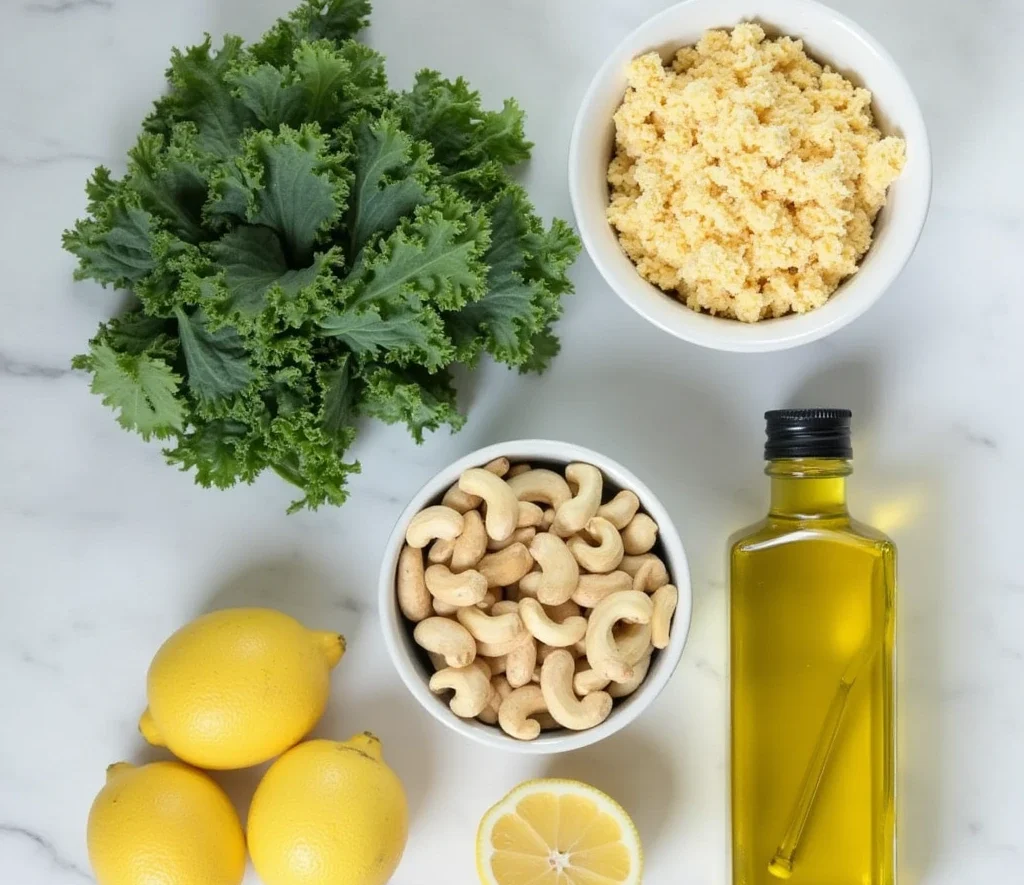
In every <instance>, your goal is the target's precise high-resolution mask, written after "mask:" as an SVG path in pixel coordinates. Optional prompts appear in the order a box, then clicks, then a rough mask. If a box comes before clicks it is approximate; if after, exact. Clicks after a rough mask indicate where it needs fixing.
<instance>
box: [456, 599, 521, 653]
mask: <svg viewBox="0 0 1024 885" xmlns="http://www.w3.org/2000/svg"><path fill="white" fill-rule="evenodd" d="M455 617H457V618H458V619H459V623H460V624H461V625H462V626H463V627H465V628H466V629H467V630H468V631H469V632H470V633H471V634H472V635H473V639H474V640H476V641H477V642H486V643H487V644H488V645H501V644H502V643H505V642H511V641H512V640H513V639H515V638H516V637H517V636H520V635H521V634H523V633H524V632H525V631H526V628H525V627H524V626H523V621H522V620H521V619H520V617H519V615H518V614H515V613H509V614H507V615H488V614H485V613H484V612H482V611H480V609H478V608H476V607H474V606H469V607H468V608H460V609H459V610H458V611H457V612H456V613H455Z"/></svg>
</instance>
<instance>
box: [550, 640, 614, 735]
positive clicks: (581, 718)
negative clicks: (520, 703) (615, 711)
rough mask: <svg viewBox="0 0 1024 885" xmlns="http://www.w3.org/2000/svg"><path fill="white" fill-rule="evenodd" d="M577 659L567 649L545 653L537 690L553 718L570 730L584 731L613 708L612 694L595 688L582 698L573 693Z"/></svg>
mask: <svg viewBox="0 0 1024 885" xmlns="http://www.w3.org/2000/svg"><path fill="white" fill-rule="evenodd" d="M575 669H576V662H575V661H574V660H573V657H572V655H571V654H569V652H567V651H557V652H555V653H554V654H551V655H548V658H547V660H546V661H544V665H543V667H542V668H541V674H540V690H541V692H542V694H543V695H544V703H545V704H546V705H547V708H548V712H549V713H550V714H551V715H552V716H554V717H555V721H556V722H557V723H558V724H559V725H562V726H564V727H565V728H570V729H572V730H573V731H583V730H584V729H586V728H593V727H594V726H595V725H600V724H601V723H602V722H604V720H605V719H607V718H608V714H609V713H611V711H612V698H611V695H610V694H608V693H607V692H604V691H594V692H591V693H590V694H588V695H586V696H585V697H584V698H583V699H582V700H580V699H578V698H577V697H576V695H575V694H574V693H573V688H572V683H573V675H574V673H575Z"/></svg>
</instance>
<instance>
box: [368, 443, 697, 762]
mask: <svg viewBox="0 0 1024 885" xmlns="http://www.w3.org/2000/svg"><path fill="white" fill-rule="evenodd" d="M502 456H505V457H507V458H508V459H509V460H510V461H512V463H513V464H515V463H516V462H522V461H528V462H530V463H531V464H533V465H535V466H542V465H543V464H545V463H546V464H548V465H554V466H556V467H564V466H565V465H567V464H570V463H572V462H573V461H584V462H586V463H587V464H593V465H594V466H595V467H597V468H599V469H600V470H601V472H602V473H603V474H604V477H605V481H606V483H608V484H610V485H612V486H615V487H617V488H622V489H630V490H632V491H633V492H635V493H636V495H637V497H639V498H640V504H641V507H642V508H643V509H644V510H645V511H646V512H647V513H649V514H650V515H651V517H652V518H653V519H654V521H655V522H657V523H658V526H659V528H660V531H659V533H658V540H659V544H660V547H661V550H660V551H659V552H660V553H661V555H662V558H663V559H664V560H665V565H666V566H667V568H668V573H669V575H670V577H671V578H672V581H673V583H674V584H675V586H676V587H677V588H678V589H679V604H678V606H677V608H676V613H675V617H674V618H673V619H672V633H671V638H670V641H669V645H668V647H667V648H665V649H662V650H661V651H658V652H655V655H654V658H653V659H652V662H651V669H650V670H649V671H648V672H647V678H646V679H644V681H643V682H642V683H641V685H640V687H639V688H638V689H637V690H636V691H635V692H634V693H633V694H632V695H630V696H629V697H628V698H624V699H622V700H620V701H616V702H615V707H614V708H613V709H612V712H611V715H610V716H609V717H608V718H607V719H606V720H605V721H604V722H602V723H601V724H600V725H598V726H597V727H595V728H591V729H588V730H587V731H568V730H566V729H559V730H557V731H545V732H542V733H541V735H540V737H538V738H537V739H536V740H533V741H519V740H516V739H515V738H512V737H509V736H508V735H507V734H505V733H504V732H503V731H502V730H501V729H500V728H498V727H497V726H495V725H486V724H484V723H482V722H478V721H477V720H475V719H460V718H459V717H458V716H456V715H455V714H454V713H452V711H451V710H449V709H448V703H447V701H446V700H445V699H444V698H443V697H439V696H437V695H435V694H433V693H432V692H431V691H430V688H429V687H428V685H427V683H428V682H429V680H430V676H431V673H432V672H433V671H432V669H431V668H430V667H429V665H428V663H427V661H426V659H425V657H424V654H423V650H422V649H420V648H419V647H418V646H417V645H416V643H415V642H413V638H412V627H413V625H412V624H411V623H409V622H408V621H407V620H406V619H405V618H404V616H403V615H402V613H401V612H400V611H399V609H398V599H397V595H396V592H395V571H396V568H397V566H398V555H399V553H400V552H401V550H402V545H403V544H404V543H405V529H406V526H408V524H409V521H410V520H411V519H412V517H413V516H415V515H416V514H417V513H419V511H420V510H422V509H423V508H424V507H426V506H428V505H430V504H435V503H438V502H439V501H440V499H441V497H442V496H443V495H444V493H445V491H447V489H448V488H449V486H451V485H452V484H453V483H454V482H456V481H457V480H458V478H459V476H460V475H461V474H462V472H463V471H464V470H466V469H467V468H469V467H480V466H483V465H484V464H486V463H487V462H488V461H491V460H493V459H494V458H500V457H502ZM379 592H380V621H381V627H382V629H383V631H384V642H385V644H386V645H387V648H388V652H389V654H390V655H391V659H392V661H394V663H395V667H396V668H397V670H398V674H399V676H401V677H402V681H403V682H404V683H405V685H406V687H407V688H408V689H409V691H411V692H412V694H413V697H415V698H416V700H417V701H419V702H420V704H422V705H423V708H424V709H425V710H426V711H427V712H428V713H429V714H430V715H431V716H433V717H434V718H435V719H437V720H438V721H439V722H442V723H444V724H445V725H447V726H448V727H449V728H450V729H452V730H453V731H457V732H458V733H459V734H461V735H464V736H465V737H468V738H471V739H472V740H475V741H478V742H479V743H481V744H485V745H487V746H489V747H493V748H494V749H498V750H509V751H511V752H516V753H528V754H533V755H547V754H552V753H562V752H565V751H567V750H578V749H580V748H581V747H586V746H589V745H590V744H594V743H597V742H598V741H600V740H602V739H603V738H606V737H608V736H609V735H612V734H615V732H617V731H619V730H620V729H623V728H625V727H626V726H627V725H629V723H630V722H632V721H633V720H634V719H636V718H637V717H638V716H639V715H640V714H641V713H643V711H644V710H646V709H647V708H648V707H649V706H650V705H651V703H652V702H653V701H654V699H655V698H656V697H657V696H658V694H660V692H661V690H662V689H663V688H664V687H665V686H666V685H667V684H668V681H669V679H670V678H671V676H672V673H673V672H674V671H675V669H676V666H677V665H678V663H679V658H680V657H681V655H682V653H683V646H684V645H685V644H686V635H687V633H688V632H689V629H690V609H691V604H692V599H691V594H690V571H689V567H688V566H687V563H686V553H685V551H684V550H683V543H682V541H681V540H680V539H679V533H678V532H677V531H676V527H675V525H674V524H673V522H672V518H671V517H670V516H669V514H668V511H667V510H665V508H664V507H663V506H662V505H661V502H660V501H659V500H658V499H657V498H656V497H655V496H654V494H653V493H652V492H651V490H650V489H649V488H647V486H646V485H644V483H642V482H641V481H640V480H639V479H637V477H636V476H634V475H633V474H632V473H631V472H630V471H629V470H627V469H626V468H625V467H623V466H622V465H621V464H619V463H618V462H616V461H613V460H612V459H611V458H608V457H605V456H604V455H601V454H598V453H597V452H592V451H590V450H589V449H585V448H583V447H582V446H577V445H573V444H571V443H564V442H554V441H551V440H539V439H521V440H513V441H511V442H506V443H499V444H497V445H493V446H488V447H487V448H484V449H479V450H478V451H475V452H472V453H471V454H469V455H466V457H464V458H460V459H459V460H458V461H456V462H455V463H454V464H451V465H449V466H448V467H446V468H445V469H444V470H442V471H441V472H440V473H439V474H437V476H435V477H434V478H433V479H432V480H430V482H428V483H427V484H426V485H425V486H424V487H423V488H422V489H420V490H419V491H418V492H417V493H416V495H415V496H414V497H413V499H412V500H411V501H410V502H409V506H408V507H406V508H405V510H404V511H403V512H402V515H401V517H400V518H399V520H398V522H397V524H396V525H395V528H394V531H392V533H391V537H390V538H388V543H387V547H386V548H385V550H384V561H383V563H382V564H381V570H380V591H379Z"/></svg>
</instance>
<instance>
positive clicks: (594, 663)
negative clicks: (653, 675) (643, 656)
mask: <svg viewBox="0 0 1024 885" xmlns="http://www.w3.org/2000/svg"><path fill="white" fill-rule="evenodd" d="M653 614H654V603H652V602H651V597H649V596H648V595H647V594H646V593H642V592H640V591H639V590H624V591H622V592H621V593H613V594H612V595H611V596H608V597H606V598H605V599H602V600H601V601H600V602H599V603H598V604H597V605H596V606H595V607H594V610H593V611H592V612H591V613H590V619H589V620H588V621H587V637H586V647H587V661H588V662H589V663H590V666H591V668H592V669H594V670H597V671H598V672H599V673H601V674H603V675H604V676H607V677H608V678H609V679H611V680H612V681H613V682H625V681H626V680H628V679H629V678H630V677H632V676H633V664H630V663H628V662H627V660H626V658H625V656H624V655H623V653H622V652H621V651H620V649H619V644H618V642H617V641H616V638H615V634H614V633H613V630H614V629H615V627H616V625H617V624H618V623H619V622H620V621H624V622H626V623H627V624H650V621H651V617H652V615H653ZM639 657H640V656H638V657H637V659H636V660H639ZM636 660H634V662H633V663H636Z"/></svg>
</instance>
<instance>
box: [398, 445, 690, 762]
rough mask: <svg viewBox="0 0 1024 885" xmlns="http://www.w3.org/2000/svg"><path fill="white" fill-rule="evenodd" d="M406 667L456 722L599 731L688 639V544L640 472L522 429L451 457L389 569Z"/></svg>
mask: <svg viewBox="0 0 1024 885" xmlns="http://www.w3.org/2000/svg"><path fill="white" fill-rule="evenodd" d="M379 592H380V612H381V625H382V628H383V631H384V639H385V643H386V645H387V648H388V651H389V653H390V655H391V658H392V660H393V661H394V663H395V667H396V668H397V670H398V673H399V675H400V676H401V678H402V681H403V682H404V683H405V685H406V686H407V687H408V689H409V691H410V692H412V694H413V696H414V697H415V698H416V699H417V700H418V701H419V702H420V704H422V705H423V707H424V709H425V710H426V711H427V712H428V713H430V714H431V715H432V716H433V717H434V718H435V719H437V720H438V721H440V722H443V723H444V724H445V725H447V726H448V727H449V728H451V729H453V730H454V731H457V732H459V733H460V734H463V735H465V736H466V737H468V738H471V739H473V740H475V741H478V742H480V743H483V744H486V745H488V746H491V747H494V748H498V749H502V748H503V749H506V750H510V751H513V752H520V753H531V754H551V753H560V752H564V751H567V750H575V749H579V748H581V747H585V746H588V745H590V744H593V743H596V742H597V741H600V740H602V739H603V738H606V737H608V736H609V735H611V734H614V733H615V732H617V731H619V730H620V729H622V728H624V727H625V726H626V725H628V724H629V723H630V722H632V721H633V720H635V719H636V718H637V717H638V716H640V714H641V713H643V711H644V710H645V709H647V707H649V706H650V704H651V703H652V702H653V701H654V699H655V698H656V697H657V696H658V694H659V693H660V692H661V691H662V689H663V688H664V687H665V685H666V684H667V683H668V681H669V679H670V678H671V676H672V673H673V672H674V670H675V668H676V666H677V665H678V663H679V659H680V657H681V655H682V652H683V646H684V645H685V644H686V636H687V632H688V630H689V626H690V610H691V602H692V600H691V592H690V576H689V570H688V567H687V562H686V553H685V551H684V549H683V544H682V541H681V540H680V538H679V534H678V532H677V531H676V528H675V526H674V525H673V523H672V519H671V517H670V516H669V514H668V512H667V511H666V510H665V508H664V507H663V506H662V504H661V502H660V501H658V499H657V498H656V497H655V496H654V494H653V493H652V492H651V491H650V489H648V488H647V486H646V485H644V483H642V482H641V481H640V480H639V479H638V478H637V477H636V476H635V475H634V474H633V473H631V472H630V471H629V470H627V469H626V468H625V467H623V466H622V465H621V464H619V463H617V462H616V461H614V460H612V459H611V458H608V457H606V456H604V455H601V454H599V453H597V452H593V451H590V450H589V449H585V448H583V447H581V446H577V445H573V444H571V443H564V442H555V441H550V440H517V441H512V442H507V443H500V444H498V445H494V446H489V447H487V448H484V449H480V450H478V451H476V452H473V453H471V454H469V455H466V456H465V457H464V458H461V459H460V460H458V461H456V462H455V463H454V464H451V465H450V466H449V467H447V468H445V469H444V470H442V471H441V472H440V473H439V474H438V475H437V476H435V477H434V478H433V479H432V480H430V482H428V483H427V484H426V485H425V486H424V487H423V488H422V489H420V491H419V492H418V493H417V494H416V495H415V496H414V497H413V499H412V501H410V503H409V505H408V507H406V509H405V511H404V512H403V513H402V515H401V517H400V518H399V520H398V522H397V524H396V526H395V529H394V531H393V532H392V534H391V537H390V538H389V539H388V543H387V547H386V550H385V554H384V560H383V563H382V565H381V573H380V588H379Z"/></svg>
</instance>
